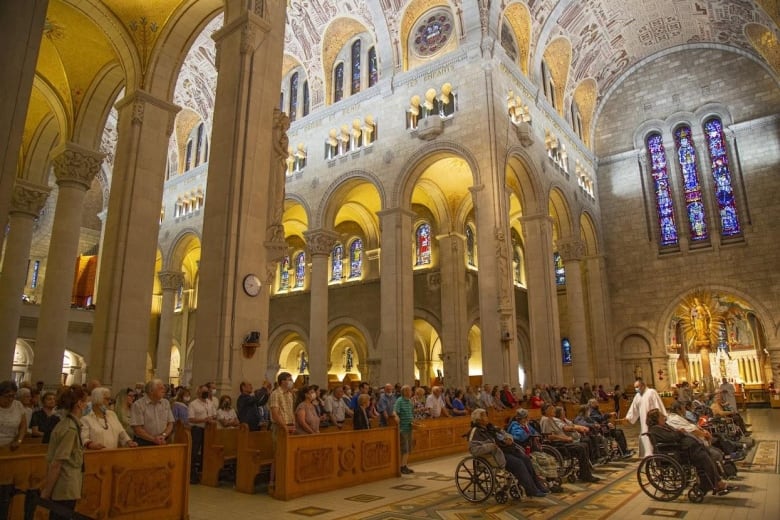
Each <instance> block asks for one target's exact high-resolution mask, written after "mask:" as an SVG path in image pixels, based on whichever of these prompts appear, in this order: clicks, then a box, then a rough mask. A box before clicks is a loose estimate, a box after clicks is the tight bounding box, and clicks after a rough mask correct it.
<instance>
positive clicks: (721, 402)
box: [710, 392, 753, 437]
mask: <svg viewBox="0 0 780 520" xmlns="http://www.w3.org/2000/svg"><path fill="white" fill-rule="evenodd" d="M710 409H711V410H712V415H714V416H715V417H726V418H729V419H732V420H733V421H734V423H735V424H736V425H737V426H739V427H740V429H741V430H742V433H743V434H744V435H745V436H748V437H749V436H751V435H753V432H751V431H748V429H747V425H746V424H745V421H744V420H743V419H742V416H741V415H739V413H737V412H736V411H735V410H731V409H729V406H728V404H727V403H726V399H725V393H724V392H715V399H714V400H713V402H712V404H711V405H710Z"/></svg>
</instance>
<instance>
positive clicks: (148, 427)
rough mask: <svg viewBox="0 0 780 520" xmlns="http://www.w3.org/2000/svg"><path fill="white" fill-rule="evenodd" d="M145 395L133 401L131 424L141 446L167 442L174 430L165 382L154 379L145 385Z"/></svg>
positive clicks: (136, 439)
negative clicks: (166, 396)
mask: <svg viewBox="0 0 780 520" xmlns="http://www.w3.org/2000/svg"><path fill="white" fill-rule="evenodd" d="M144 394H145V395H144V396H143V397H142V398H140V399H138V400H136V401H135V402H134V403H133V408H132V409H131V411H130V426H132V427H133V432H134V434H135V438H134V439H133V440H134V441H135V442H137V443H138V445H139V446H155V445H161V444H165V443H166V439H168V436H169V435H170V434H171V431H172V430H173V412H171V404H170V403H169V402H168V400H167V399H163V396H164V395H165V384H164V383H163V382H162V380H160V379H152V380H151V381H149V382H148V383H146V385H145V386H144Z"/></svg>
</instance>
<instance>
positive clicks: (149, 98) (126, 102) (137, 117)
mask: <svg viewBox="0 0 780 520" xmlns="http://www.w3.org/2000/svg"><path fill="white" fill-rule="evenodd" d="M147 105H154V106H155V107H157V108H161V109H163V110H166V111H168V112H169V113H170V117H169V118H168V127H167V128H166V131H167V132H168V135H169V136H170V135H171V133H172V132H173V123H174V120H175V118H176V114H178V113H179V111H180V110H181V107H180V106H179V105H174V104H173V103H169V102H167V101H164V100H162V99H158V98H156V97H154V96H153V95H151V94H149V93H148V92H146V91H145V90H134V91H133V92H130V93H129V94H127V95H126V96H125V97H123V98H122V99H120V100H119V101H117V102H116V105H114V106H115V107H116V109H117V110H119V111H121V110H123V109H124V108H125V107H128V106H129V107H131V110H132V115H131V119H130V121H131V122H132V124H133V125H141V124H143V122H144V114H145V113H146V106H147Z"/></svg>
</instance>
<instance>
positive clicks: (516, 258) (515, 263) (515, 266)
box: [512, 247, 522, 285]
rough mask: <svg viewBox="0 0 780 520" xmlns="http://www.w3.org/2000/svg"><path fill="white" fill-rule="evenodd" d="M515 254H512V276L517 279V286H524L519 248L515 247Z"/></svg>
mask: <svg viewBox="0 0 780 520" xmlns="http://www.w3.org/2000/svg"><path fill="white" fill-rule="evenodd" d="M513 250H514V253H513V254H512V274H513V276H514V279H515V284H517V285H522V278H521V277H520V265H521V260H520V251H519V248H517V247H515V248H514V249H513Z"/></svg>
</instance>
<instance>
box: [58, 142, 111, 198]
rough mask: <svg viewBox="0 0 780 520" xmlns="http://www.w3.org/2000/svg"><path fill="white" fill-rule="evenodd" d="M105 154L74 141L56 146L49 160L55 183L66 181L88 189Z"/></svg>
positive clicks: (59, 183) (60, 183)
mask: <svg viewBox="0 0 780 520" xmlns="http://www.w3.org/2000/svg"><path fill="white" fill-rule="evenodd" d="M105 156H106V154H103V153H100V152H96V151H94V150H89V149H87V148H84V147H82V146H79V145H77V144H75V143H65V144H63V145H61V146H58V147H57V148H55V149H54V150H53V151H52V160H51V162H52V166H53V167H54V175H55V176H56V177H57V185H59V186H61V185H62V184H63V183H66V184H70V185H75V186H80V187H82V188H84V190H88V189H89V187H90V186H91V185H92V180H93V179H94V178H95V175H97V173H98V171H99V170H100V165H101V164H102V163H103V158H104V157H105Z"/></svg>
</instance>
